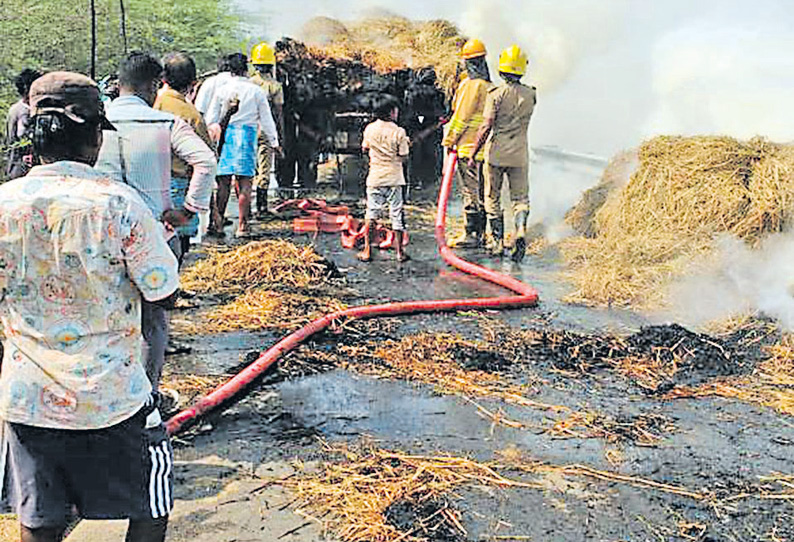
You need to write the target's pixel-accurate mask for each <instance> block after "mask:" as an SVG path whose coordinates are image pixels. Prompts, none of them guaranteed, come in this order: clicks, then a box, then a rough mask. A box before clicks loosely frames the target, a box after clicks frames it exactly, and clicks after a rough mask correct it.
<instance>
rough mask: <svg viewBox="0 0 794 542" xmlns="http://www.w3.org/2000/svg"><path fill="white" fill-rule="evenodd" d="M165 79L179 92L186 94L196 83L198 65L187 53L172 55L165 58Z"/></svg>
mask: <svg viewBox="0 0 794 542" xmlns="http://www.w3.org/2000/svg"><path fill="white" fill-rule="evenodd" d="M163 79H164V80H165V82H166V83H168V86H169V87H171V88H172V89H174V90H176V91H177V92H185V91H187V90H188V89H189V88H190V85H192V84H193V83H194V82H195V81H196V63H195V62H194V61H193V59H192V58H190V57H189V56H188V55H186V54H185V53H170V54H168V55H166V56H165V58H163Z"/></svg>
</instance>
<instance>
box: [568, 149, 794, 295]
mask: <svg viewBox="0 0 794 542" xmlns="http://www.w3.org/2000/svg"><path fill="white" fill-rule="evenodd" d="M638 158H639V166H638V167H637V169H636V171H635V172H634V174H633V175H632V176H631V179H630V181H629V182H628V184H626V185H625V186H622V187H619V188H615V189H614V190H612V191H611V192H610V193H609V194H608V195H607V197H606V198H605V199H604V202H603V204H602V205H601V206H600V207H598V206H592V205H591V207H593V208H592V209H591V210H589V211H586V212H581V211H580V212H576V211H574V212H573V213H572V214H571V217H575V218H574V219H573V220H575V221H576V222H578V223H579V224H586V225H588V227H589V231H587V232H586V233H588V234H589V237H588V236H586V235H583V236H582V237H575V238H572V239H568V240H567V241H565V242H564V243H563V246H562V249H563V254H564V256H565V258H566V260H567V262H568V264H569V267H570V278H571V280H572V281H573V282H574V284H575V285H576V287H577V290H576V291H575V292H574V293H573V294H571V295H570V296H569V298H568V300H569V301H572V302H580V303H586V304H591V305H640V306H654V305H659V304H661V303H663V296H664V294H663V290H664V287H665V285H666V284H667V283H668V281H669V279H670V278H671V277H673V276H675V275H678V274H680V273H682V272H683V271H684V270H685V268H686V266H687V265H688V264H689V263H691V262H692V260H693V259H694V258H695V257H697V256H701V255H704V254H707V253H709V252H710V251H711V250H712V249H713V246H714V241H715V239H716V237H717V236H719V235H721V234H730V235H733V236H735V237H737V238H740V239H742V240H744V241H745V242H747V243H748V244H751V245H755V244H757V243H758V242H759V241H760V240H762V239H763V238H764V237H765V236H766V235H768V234H770V233H776V232H780V231H783V230H784V229H785V228H786V227H787V226H789V224H790V222H791V219H792V211H794V146H789V145H779V144H774V143H770V142H768V141H766V140H763V139H760V138H756V139H753V140H750V141H746V142H743V141H737V140H735V139H732V138H728V137H716V136H715V137H667V136H665V137H657V138H654V139H652V140H650V141H647V142H645V143H644V144H643V145H642V146H641V147H640V149H639V153H638ZM605 181H607V182H609V180H608V179H606V178H605ZM583 214H590V215H592V217H593V218H592V219H588V217H584V216H582V215H583Z"/></svg>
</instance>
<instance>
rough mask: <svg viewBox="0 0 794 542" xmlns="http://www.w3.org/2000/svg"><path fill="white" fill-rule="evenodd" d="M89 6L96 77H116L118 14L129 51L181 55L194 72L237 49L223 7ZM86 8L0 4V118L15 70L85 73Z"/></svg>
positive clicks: (220, 0) (175, 0) (207, 2)
mask: <svg viewBox="0 0 794 542" xmlns="http://www.w3.org/2000/svg"><path fill="white" fill-rule="evenodd" d="M95 5H96V12H97V77H102V76H104V75H108V74H112V73H115V71H116V67H117V65H118V63H119V61H120V60H121V58H122V57H123V55H124V37H123V36H122V32H120V31H119V30H118V29H119V28H121V18H122V8H124V11H125V12H126V13H125V15H126V29H127V36H126V37H127V42H128V47H129V49H130V50H134V49H138V50H145V51H150V52H153V53H155V54H158V55H162V54H165V53H167V52H170V51H174V50H180V51H185V52H187V53H188V54H191V55H192V56H193V57H194V58H195V60H196V64H197V65H198V67H199V70H207V69H212V68H213V67H214V66H215V60H216V59H217V57H218V55H220V54H222V53H228V52H232V51H236V50H237V49H238V48H239V43H240V39H241V30H240V19H239V18H238V16H237V15H235V14H234V12H233V10H232V7H231V4H230V3H229V0H126V1H125V2H123V1H121V2H120V1H117V0H95ZM89 7H90V3H89V2H87V1H82V2H64V1H63V0H37V1H36V2H31V1H30V0H2V1H0V51H3V54H2V55H0V115H1V116H0V118H5V113H6V111H7V109H8V106H9V105H10V104H11V103H13V101H15V100H16V99H17V98H16V91H15V89H14V85H13V80H14V77H16V75H17V73H19V71H20V70H21V69H22V68H24V67H34V68H39V69H42V70H72V71H78V72H81V73H86V74H87V73H89V70H90V57H91V17H90V13H89Z"/></svg>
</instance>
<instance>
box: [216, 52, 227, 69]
mask: <svg viewBox="0 0 794 542" xmlns="http://www.w3.org/2000/svg"><path fill="white" fill-rule="evenodd" d="M217 66H218V71H219V72H227V71H229V55H223V56H222V57H220V58H218V62H217Z"/></svg>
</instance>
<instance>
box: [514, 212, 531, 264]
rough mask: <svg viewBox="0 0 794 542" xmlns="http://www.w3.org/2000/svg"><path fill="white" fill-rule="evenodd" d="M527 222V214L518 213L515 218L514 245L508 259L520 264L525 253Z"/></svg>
mask: <svg viewBox="0 0 794 542" xmlns="http://www.w3.org/2000/svg"><path fill="white" fill-rule="evenodd" d="M527 220H529V213H528V212H527V211H519V212H517V213H516V216H515V225H516V244H515V246H513V252H512V253H511V254H510V258H511V259H512V260H513V261H514V262H516V263H520V262H522V261H523V260H524V255H525V254H526V253H527Z"/></svg>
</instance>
